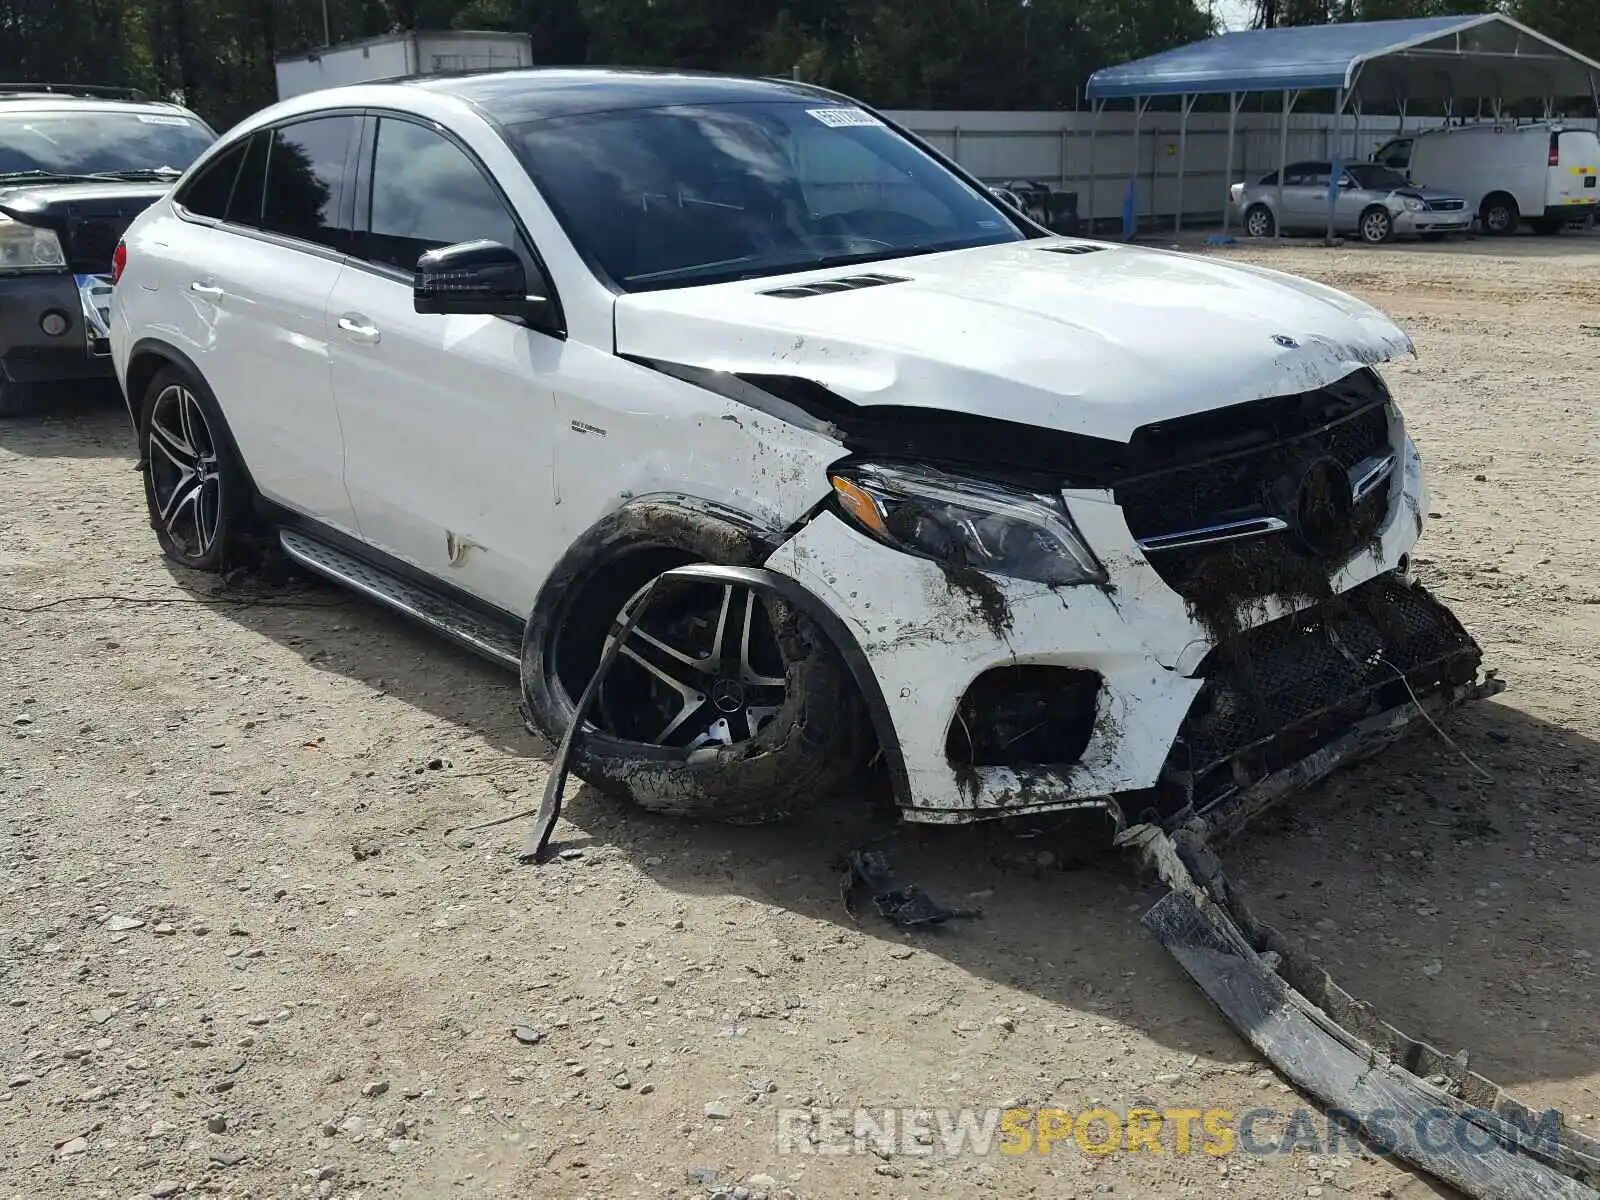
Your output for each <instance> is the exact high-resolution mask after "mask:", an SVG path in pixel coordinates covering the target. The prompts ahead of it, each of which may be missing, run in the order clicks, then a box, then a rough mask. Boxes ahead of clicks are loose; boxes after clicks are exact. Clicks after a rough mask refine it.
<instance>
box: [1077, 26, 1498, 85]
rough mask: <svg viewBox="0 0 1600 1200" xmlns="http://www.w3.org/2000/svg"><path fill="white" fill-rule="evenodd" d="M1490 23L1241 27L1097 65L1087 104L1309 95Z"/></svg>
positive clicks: (1090, 82) (1090, 81) (1091, 78)
mask: <svg viewBox="0 0 1600 1200" xmlns="http://www.w3.org/2000/svg"><path fill="white" fill-rule="evenodd" d="M1494 19H1495V18H1493V17H1484V16H1461V17H1417V18H1412V19H1408V20H1401V21H1359V22H1351V23H1349V24H1343V25H1301V26H1294V27H1290V28H1282V29H1247V30H1242V31H1240V32H1238V33H1225V34H1223V35H1222V36H1220V37H1214V38H1211V39H1210V40H1209V41H1204V42H1195V43H1193V44H1192V45H1188V46H1180V47H1178V48H1177V49H1176V50H1168V51H1166V52H1165V53H1162V54H1155V55H1152V56H1151V57H1149V58H1141V59H1139V60H1137V61H1135V62H1131V63H1123V64H1121V65H1120V66H1115V67H1104V68H1102V69H1101V70H1099V71H1096V72H1095V73H1094V74H1093V75H1091V76H1090V77H1089V86H1088V89H1087V92H1088V96H1089V99H1091V100H1115V99H1131V98H1132V97H1134V96H1179V95H1183V94H1185V93H1195V94H1204V93H1215V92H1279V91H1284V90H1290V91H1296V90H1298V91H1313V90H1318V89H1325V88H1339V87H1344V86H1345V84H1346V83H1347V82H1348V80H1349V78H1350V70H1351V67H1352V66H1353V65H1354V64H1355V63H1356V62H1357V61H1359V60H1361V59H1367V58H1373V57H1377V56H1380V55H1382V54H1385V53H1387V52H1389V51H1392V50H1397V49H1399V48H1400V47H1402V46H1408V45H1412V44H1414V43H1416V42H1419V41H1426V40H1428V39H1430V38H1437V37H1442V36H1444V35H1445V34H1448V33H1452V32H1454V31H1455V30H1458V29H1468V28H1471V27H1472V26H1474V25H1478V24H1482V23H1483V22H1484V21H1486V20H1494Z"/></svg>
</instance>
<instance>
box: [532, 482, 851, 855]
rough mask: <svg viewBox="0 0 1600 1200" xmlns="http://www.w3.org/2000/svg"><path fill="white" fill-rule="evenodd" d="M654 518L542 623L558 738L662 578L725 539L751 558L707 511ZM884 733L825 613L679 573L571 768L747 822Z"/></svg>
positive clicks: (543, 677) (605, 785)
mask: <svg viewBox="0 0 1600 1200" xmlns="http://www.w3.org/2000/svg"><path fill="white" fill-rule="evenodd" d="M648 520H649V523H650V525H651V528H648V529H641V530H636V531H635V533H637V534H641V535H643V536H640V537H628V536H627V535H626V534H624V535H623V538H624V539H625V540H622V541H621V542H620V543H619V544H620V548H622V549H623V550H625V551H626V553H625V554H624V555H623V556H622V557H619V558H617V559H615V560H613V561H611V562H609V563H607V564H606V565H604V566H602V567H601V568H599V569H598V570H594V571H585V572H583V573H582V574H579V575H576V576H575V577H573V579H572V582H571V583H569V584H568V585H567V587H566V588H565V591H566V593H567V594H566V595H565V596H563V597H562V598H561V599H560V600H559V601H556V602H552V603H550V604H549V605H542V606H541V611H536V612H535V613H534V616H533V618H532V619H530V621H529V623H528V631H527V635H526V637H525V638H524V642H523V660H522V690H523V700H524V704H525V706H526V710H527V715H528V717H529V718H530V720H531V722H532V724H533V725H534V726H535V727H536V728H537V729H538V730H539V732H540V733H542V734H543V735H544V736H545V737H546V738H547V739H548V740H549V741H551V742H552V744H554V743H557V742H559V741H560V739H561V737H562V736H563V735H564V734H565V733H566V730H567V728H568V726H570V725H571V723H572V719H573V714H574V710H575V708H576V705H577V700H578V697H579V696H580V695H581V694H582V692H583V690H584V687H585V686H586V685H587V683H588V681H589V677H590V676H591V675H592V674H593V673H594V670H595V668H596V666H597V665H598V663H599V661H600V656H601V655H602V654H603V653H604V651H605V648H606V646H607V645H608V644H609V643H610V642H611V640H612V639H613V638H614V637H615V636H616V634H617V633H618V632H619V631H620V628H621V625H622V622H623V621H625V620H626V618H627V615H628V613H630V612H631V611H632V609H633V606H634V605H636V604H637V603H638V602H639V601H640V599H641V597H642V595H643V593H644V590H645V589H646V588H647V587H648V585H649V583H650V581H651V580H652V579H654V578H655V577H656V576H657V575H659V574H660V573H661V572H663V571H665V570H667V569H669V568H671V567H673V566H680V565H684V564H686V563H689V562H694V561H702V562H703V561H707V552H708V551H709V550H711V549H712V548H713V547H712V543H713V542H716V543H720V549H722V550H723V551H725V553H721V554H718V555H717V556H716V557H717V558H719V559H721V560H723V561H730V560H734V561H737V560H740V559H744V555H743V554H741V553H739V552H738V545H739V541H738V538H737V537H727V536H721V535H714V536H713V537H711V538H707V537H706V536H705V535H704V531H703V529H701V528H697V526H698V525H700V523H701V521H702V519H701V518H699V517H698V516H696V515H694V514H673V513H670V512H662V511H659V510H658V511H657V512H656V513H655V514H653V515H652V516H651V517H650V518H648ZM649 542H655V543H656V544H654V545H650V544H648V543H649ZM753 557H754V556H753V555H752V558H751V559H748V560H745V561H743V562H740V563H739V565H750V563H751V562H752V561H753ZM871 744H872V732H871V725H870V722H869V721H868V719H867V716H866V712H865V706H864V705H863V703H862V701H861V698H860V693H859V691H858V690H857V688H856V685H855V681H854V679H853V678H852V677H851V675H850V672H849V669H848V668H847V667H846V665H845V663H844V661H843V659H842V657H841V656H840V654H839V652H838V651H837V650H836V649H835V647H834V646H833V645H832V644H831V643H830V641H829V640H828V637H827V635H826V634H825V633H824V632H823V630H822V629H821V628H820V627H819V626H818V625H817V624H816V622H814V621H812V620H811V619H810V618H809V617H807V616H806V615H805V614H804V613H803V612H800V611H799V610H797V609H796V608H795V607H794V606H792V605H790V604H787V603H785V602H783V601H781V600H779V599H777V598H776V597H772V596H768V595H765V594H763V593H762V592H760V591H758V590H757V589H754V588H750V587H747V586H742V585H737V584H723V583H709V582H700V581H676V580H674V581H667V582H664V583H662V584H661V585H659V586H658V587H657V588H656V591H655V594H654V595H653V596H652V597H651V600H650V603H649V605H648V607H647V608H646V609H645V610H644V613H643V615H642V616H641V618H640V620H639V622H638V624H637V625H636V627H635V628H634V629H633V631H632V632H631V633H630V634H629V636H628V637H627V639H626V640H625V641H624V642H623V643H622V645H621V647H620V648H619V650H618V652H617V655H616V658H615V659H614V661H613V663H612V665H611V669H610V670H609V672H608V673H607V674H606V676H605V678H604V680H603V681H602V683H601V685H600V688H599V691H598V692H597V694H596V696H595V701H594V704H593V706H592V707H591V708H590V710H589V713H588V727H587V728H586V729H585V731H584V735H583V737H581V738H580V739H578V740H577V742H576V744H575V745H574V748H573V755H572V769H573V772H574V773H575V774H577V775H578V776H579V777H580V778H581V779H583V780H585V781H586V782H587V783H589V784H591V785H593V786H595V787H597V788H599V789H600V790H602V791H606V792H611V793H616V794H621V795H624V796H626V797H628V798H629V799H631V800H632V801H633V802H634V803H636V804H637V805H639V806H640V807H641V808H645V809H649V810H651V811H652V812H659V813H667V814H670V815H674V816H685V817H698V818H705V819H710V820H717V821H725V822H729V823H732V824H743V825H749V824H758V823H762V822H767V821H775V820H779V819H781V818H783V817H785V816H788V815H789V814H791V813H793V812H796V811H798V810H801V809H806V808H815V807H816V806H817V805H818V804H820V803H821V802H822V801H824V800H825V799H827V798H828V797H830V796H832V795H835V794H837V793H839V792H840V791H842V790H843V789H844V788H845V787H847V786H848V785H849V784H851V783H853V782H858V781H859V777H860V775H861V773H862V769H863V767H864V766H865V764H866V761H867V757H868V753H869V747H870V746H871Z"/></svg>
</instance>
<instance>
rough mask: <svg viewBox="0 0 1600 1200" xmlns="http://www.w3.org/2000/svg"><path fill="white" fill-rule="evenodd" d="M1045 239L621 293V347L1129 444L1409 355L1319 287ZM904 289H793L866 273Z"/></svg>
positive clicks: (1210, 262)
mask: <svg viewBox="0 0 1600 1200" xmlns="http://www.w3.org/2000/svg"><path fill="white" fill-rule="evenodd" d="M1085 244H1087V243H1084V242H1081V241H1078V240H1075V239H1067V238H1051V239H1048V240H1039V241H1031V242H1022V243H1011V244H1008V245H1004V246H990V247H982V248H979V249H975V250H957V251H952V252H949V253H944V254H932V255H926V256H923V257H916V258H906V259H898V260H891V261H888V262H878V263H871V264H867V265H863V266H853V267H842V268H834V269H832V270H828V271H810V272H806V273H805V274H802V275H785V276H782V277H777V278H770V277H769V278H765V279H753V280H744V281H741V282H738V283H724V284H713V285H710V286H706V287H691V288H679V289H673V290H667V291H658V292H638V293H630V294H625V295H622V296H619V297H618V298H617V306H616V339H617V347H616V348H617V352H618V353H620V354H628V355H635V356H638V357H642V358H650V359H656V360H660V361H666V362H675V363H681V364H684V365H687V366H694V367H700V368H704V369H709V370H716V371H729V372H746V373H757V374H765V375H795V376H800V377H803V378H806V379H811V380H814V381H816V382H817V383H820V384H823V385H824V386H826V387H828V388H829V389H831V390H832V391H834V392H836V393H838V394H839V395H840V396H843V397H844V398H845V399H847V400H850V401H851V402H853V403H855V404H860V405H872V404H891V405H907V406H915V407H920V408H930V409H948V410H953V411H959V412H966V413H979V414H982V415H985V416H991V417H1000V418H1004V419H1006V420H1010V421H1019V422H1023V423H1026V424H1030V425H1039V426H1046V427H1049V428H1054V429H1061V430H1066V431H1068V432H1072V433H1081V434H1087V435H1090V436H1093V437H1100V438H1111V439H1115V440H1118V441H1125V440H1127V438H1128V437H1129V436H1130V435H1131V434H1132V433H1133V431H1134V430H1135V429H1137V428H1138V427H1139V426H1141V425H1144V424H1146V423H1148V422H1150V421H1155V420H1161V419H1166V418H1170V417H1174V416H1180V415H1182V414H1185V413H1191V412H1199V411H1203V410H1206V409H1212V408H1220V407H1223V406H1225V405H1229V404H1238V403H1242V402H1244V401H1247V400H1257V399H1261V398H1263V397H1266V396H1281V395H1287V394H1290V393H1294V392H1300V391H1307V390H1310V389H1312V388H1316V387H1320V386H1322V385H1324V384H1327V383H1332V382H1333V381H1335V380H1337V379H1340V378H1343V377H1344V376H1346V375H1348V374H1350V372H1352V371H1354V370H1356V369H1357V368H1359V367H1361V366H1365V365H1369V364H1372V363H1376V362H1382V361H1386V360H1388V359H1391V358H1394V357H1397V356H1399V355H1403V354H1410V353H1412V346H1411V340H1410V338H1408V337H1407V336H1406V335H1405V334H1404V333H1402V332H1401V331H1400V330H1399V329H1398V328H1396V327H1395V325H1394V323H1393V322H1391V321H1390V320H1389V319H1388V318H1387V317H1385V316H1384V315H1383V314H1382V313H1380V312H1378V311H1377V310H1376V309H1374V308H1372V307H1371V306H1370V305H1367V304H1364V303H1362V302H1361V301H1359V300H1356V299H1354V298H1353V297H1351V296H1347V295H1345V294H1344V293H1342V292H1338V291H1335V290H1334V289H1332V288H1328V287H1323V286H1322V285H1321V284H1316V283H1312V282H1310V281H1308V280H1304V279H1299V278H1296V277H1294V276H1292V275H1284V274H1282V273H1280V272H1277V271H1269V270H1265V269H1263V268H1259V267H1250V266H1243V265H1239V264H1233V263H1225V262H1220V261H1218V260H1215V259H1208V258H1201V257H1196V256H1193V255H1187V254H1177V253H1172V252H1167V251H1160V250H1144V249H1135V248H1132V247H1127V246H1118V245H1107V246H1105V248H1104V249H1100V250H1097V251H1095V252H1094V253H1090V254H1058V253H1052V252H1051V251H1049V250H1048V249H1046V247H1048V246H1081V245H1085ZM869 273H873V274H884V275H893V276H896V277H900V278H903V279H905V280H906V281H907V282H904V283H892V284H885V285H881V286H876V287H864V288H860V289H856V290H852V291H844V292H833V293H824V294H820V295H812V296H806V297H803V298H798V299H792V298H783V297H776V296H767V295H763V294H762V293H764V292H770V291H772V290H774V289H776V288H781V287H786V286H791V287H792V286H794V285H796V284H801V283H806V282H814V281H818V280H825V279H837V278H844V277H847V276H851V275H862V274H869Z"/></svg>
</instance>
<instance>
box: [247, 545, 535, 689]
mask: <svg viewBox="0 0 1600 1200" xmlns="http://www.w3.org/2000/svg"><path fill="white" fill-rule="evenodd" d="M278 541H279V544H280V545H281V546H282V547H283V552H284V554H285V555H287V556H288V557H289V559H290V560H291V561H293V562H296V563H298V564H299V565H300V566H302V567H304V568H306V569H307V570H308V571H313V572H315V573H316V574H318V575H321V576H323V577H324V578H327V579H331V580H332V581H333V582H335V583H338V584H342V585H343V586H345V587H347V588H349V589H350V590H351V591H353V592H357V593H359V594H360V595H362V596H365V597H366V598H367V599H369V600H376V601H377V602H378V603H379V604H382V605H385V606H386V607H388V608H392V609H394V610H395V611H396V612H398V613H401V614H403V615H404V616H407V617H410V618H411V619H412V620H414V621H418V622H420V623H421V624H423V625H426V626H428V627H429V628H431V629H433V630H434V631H435V632H437V633H442V634H443V635H444V636H445V637H447V638H449V639H450V640H451V641H453V642H455V643H457V644H458V645H461V646H464V647H466V648H467V649H468V650H471V651H472V652H473V653H475V654H479V655H482V656H483V657H484V658H486V659H488V660H489V661H490V662H492V663H495V664H497V665H498V666H502V667H506V668H508V669H510V670H513V671H515V670H517V669H519V667H520V666H521V662H522V625H521V623H520V622H519V621H517V620H516V618H514V617H512V616H511V615H510V614H509V613H506V614H498V613H495V612H492V611H485V610H483V609H482V608H480V607H478V606H476V605H472V604H468V603H467V602H465V601H463V600H458V599H455V598H453V597H450V596H447V595H445V594H444V593H443V592H442V591H440V590H437V589H435V588H431V587H428V586H426V585H425V584H422V583H419V582H415V581H413V580H411V579H408V578H406V577H405V576H404V575H402V574H401V573H400V571H398V570H396V569H390V568H386V567H383V566H380V565H378V564H377V563H375V562H373V561H372V560H371V559H370V558H368V557H365V556H363V555H358V554H355V553H352V552H351V551H348V550H345V549H342V548H341V547H339V546H336V545H334V544H333V543H332V541H331V540H329V539H324V538H321V537H318V536H317V535H316V534H314V533H311V532H308V531H306V530H304V529H280V530H279V531H278Z"/></svg>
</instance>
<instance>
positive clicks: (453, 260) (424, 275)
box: [412, 240, 545, 316]
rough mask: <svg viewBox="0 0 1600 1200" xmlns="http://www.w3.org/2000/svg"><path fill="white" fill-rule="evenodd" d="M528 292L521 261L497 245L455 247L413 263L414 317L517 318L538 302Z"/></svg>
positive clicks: (477, 243)
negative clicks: (414, 266) (436, 314)
mask: <svg viewBox="0 0 1600 1200" xmlns="http://www.w3.org/2000/svg"><path fill="white" fill-rule="evenodd" d="M544 299H545V298H544V297H543V296H533V295H529V293H528V270H527V267H526V266H524V265H523V262H522V256H521V255H520V254H518V253H517V252H516V251H515V250H513V249H512V248H511V247H510V246H504V245H501V244H500V243H499V242H491V241H487V240H484V241H474V242H459V243H457V244H456V245H454V246H441V247H440V248H439V249H437V250H429V251H428V252H427V253H426V254H424V255H423V256H422V257H421V258H419V259H418V260H417V273H416V278H415V280H414V281H413V283H412V302H413V306H414V307H415V308H416V310H417V311H418V312H419V313H470V314H477V315H482V316H522V315H524V314H526V313H527V312H528V311H529V309H530V308H531V307H532V306H534V305H538V304H542V303H544Z"/></svg>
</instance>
